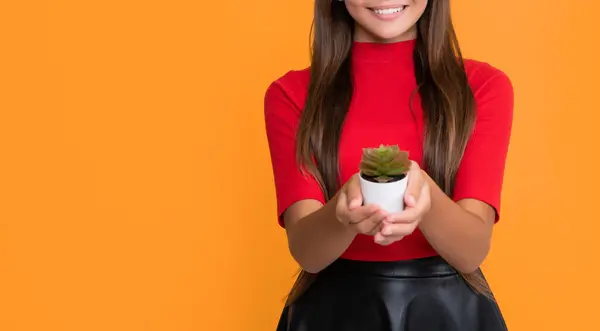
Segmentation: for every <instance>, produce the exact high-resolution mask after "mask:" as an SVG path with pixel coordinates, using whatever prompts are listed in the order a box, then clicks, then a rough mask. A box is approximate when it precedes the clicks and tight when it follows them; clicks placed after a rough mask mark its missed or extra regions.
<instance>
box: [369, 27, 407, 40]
mask: <svg viewBox="0 0 600 331" xmlns="http://www.w3.org/2000/svg"><path fill="white" fill-rule="evenodd" d="M369 34H370V38H367V39H373V40H374V41H377V42H384V43H392V42H398V41H405V40H411V39H415V38H416V37H417V30H416V29H402V28H401V29H397V28H396V29H393V28H390V29H376V30H371V31H369Z"/></svg>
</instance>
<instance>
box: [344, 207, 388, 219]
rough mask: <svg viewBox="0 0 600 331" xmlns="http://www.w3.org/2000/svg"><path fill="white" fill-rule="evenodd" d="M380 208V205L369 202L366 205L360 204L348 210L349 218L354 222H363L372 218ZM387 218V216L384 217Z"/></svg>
mask: <svg viewBox="0 0 600 331" xmlns="http://www.w3.org/2000/svg"><path fill="white" fill-rule="evenodd" d="M379 210H380V208H379V206H377V205H373V204H369V205H366V206H360V207H358V208H356V209H354V210H349V211H348V218H349V219H350V220H351V222H352V223H353V224H358V223H362V222H363V221H365V220H367V219H369V218H371V217H372V216H374V215H375V214H376V213H377V212H378V211H379ZM383 218H385V217H383ZM383 218H382V220H383Z"/></svg>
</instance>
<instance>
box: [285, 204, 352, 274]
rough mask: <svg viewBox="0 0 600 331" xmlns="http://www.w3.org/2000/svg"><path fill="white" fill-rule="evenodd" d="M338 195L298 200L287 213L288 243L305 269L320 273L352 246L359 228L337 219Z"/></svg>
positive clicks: (291, 251)
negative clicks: (323, 199) (321, 201)
mask: <svg viewBox="0 0 600 331" xmlns="http://www.w3.org/2000/svg"><path fill="white" fill-rule="evenodd" d="M336 202H337V196H336V198H334V199H332V200H330V201H329V202H328V203H327V204H325V205H322V204H321V203H320V202H318V201H314V200H303V201H299V202H296V203H294V204H293V205H292V206H290V208H288V210H287V211H286V212H285V214H284V222H285V228H286V233H287V237H288V246H289V249H290V253H291V254H292V256H293V257H294V259H295V260H296V261H297V262H298V264H300V266H301V267H302V269H304V270H306V271H307V272H310V273H317V272H319V271H321V270H322V269H324V268H325V267H327V266H328V265H329V264H331V263H332V262H333V261H335V260H336V259H337V258H338V257H339V256H340V255H342V253H344V251H345V250H346V249H347V248H348V246H350V244H351V243H352V240H354V237H356V232H354V231H351V229H350V228H349V227H347V226H345V225H344V224H342V223H341V222H339V221H337V218H336V215H335V210H336Z"/></svg>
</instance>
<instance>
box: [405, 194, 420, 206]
mask: <svg viewBox="0 0 600 331" xmlns="http://www.w3.org/2000/svg"><path fill="white" fill-rule="evenodd" d="M404 203H405V204H406V207H410V208H414V207H415V206H416V205H417V199H416V198H415V197H414V195H412V194H410V193H409V192H408V191H407V192H406V194H404Z"/></svg>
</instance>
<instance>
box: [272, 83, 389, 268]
mask: <svg viewBox="0 0 600 331" xmlns="http://www.w3.org/2000/svg"><path fill="white" fill-rule="evenodd" d="M291 94H293V91H288V90H286V89H285V88H284V87H283V86H282V85H280V84H279V83H277V82H276V83H274V84H272V85H271V86H270V87H269V89H268V90H267V93H266V96H265V124H266V132H267V140H268V143H269V151H270V155H271V163H272V167H273V175H274V180H275V189H276V195H277V209H278V215H279V224H280V225H281V226H283V227H285V229H286V233H287V237H288V246H289V249H290V253H291V255H292V257H293V258H294V259H295V260H296V261H297V262H298V264H300V266H301V267H302V268H303V269H304V270H306V271H308V272H311V273H316V272H319V271H321V270H322V269H324V268H325V267H327V266H328V265H329V264H331V263H332V262H333V261H335V260H336V259H337V258H338V257H340V255H342V253H344V251H345V250H346V249H347V248H348V246H350V244H351V243H352V240H353V239H354V237H355V236H356V234H357V233H363V232H367V231H372V230H373V228H374V227H376V226H377V225H378V223H377V222H381V220H382V219H383V217H384V215H383V214H378V213H377V212H378V208H376V207H374V206H361V205H362V199H361V194H360V185H359V184H358V180H356V178H353V179H351V180H350V181H349V182H348V183H346V185H344V187H343V188H342V189H341V190H340V191H339V192H338V193H337V194H336V195H335V196H334V197H333V198H332V199H331V200H330V201H328V202H327V203H325V199H324V196H323V193H322V192H321V188H320V186H319V184H318V183H317V182H316V180H315V179H314V178H312V177H310V176H308V175H305V174H304V173H302V172H301V170H300V168H299V166H298V164H297V163H296V155H295V153H296V131H297V126H298V122H299V120H300V109H299V108H298V107H297V106H296V103H294V101H293V98H291V97H290V95H291ZM350 209H352V210H350ZM368 217H372V218H371V221H372V223H373V224H374V225H373V226H371V223H369V222H364V223H362V224H356V225H352V226H350V225H348V224H346V223H349V222H350V221H352V223H355V222H357V221H362V220H364V219H366V218H368ZM376 223H377V224H376Z"/></svg>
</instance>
